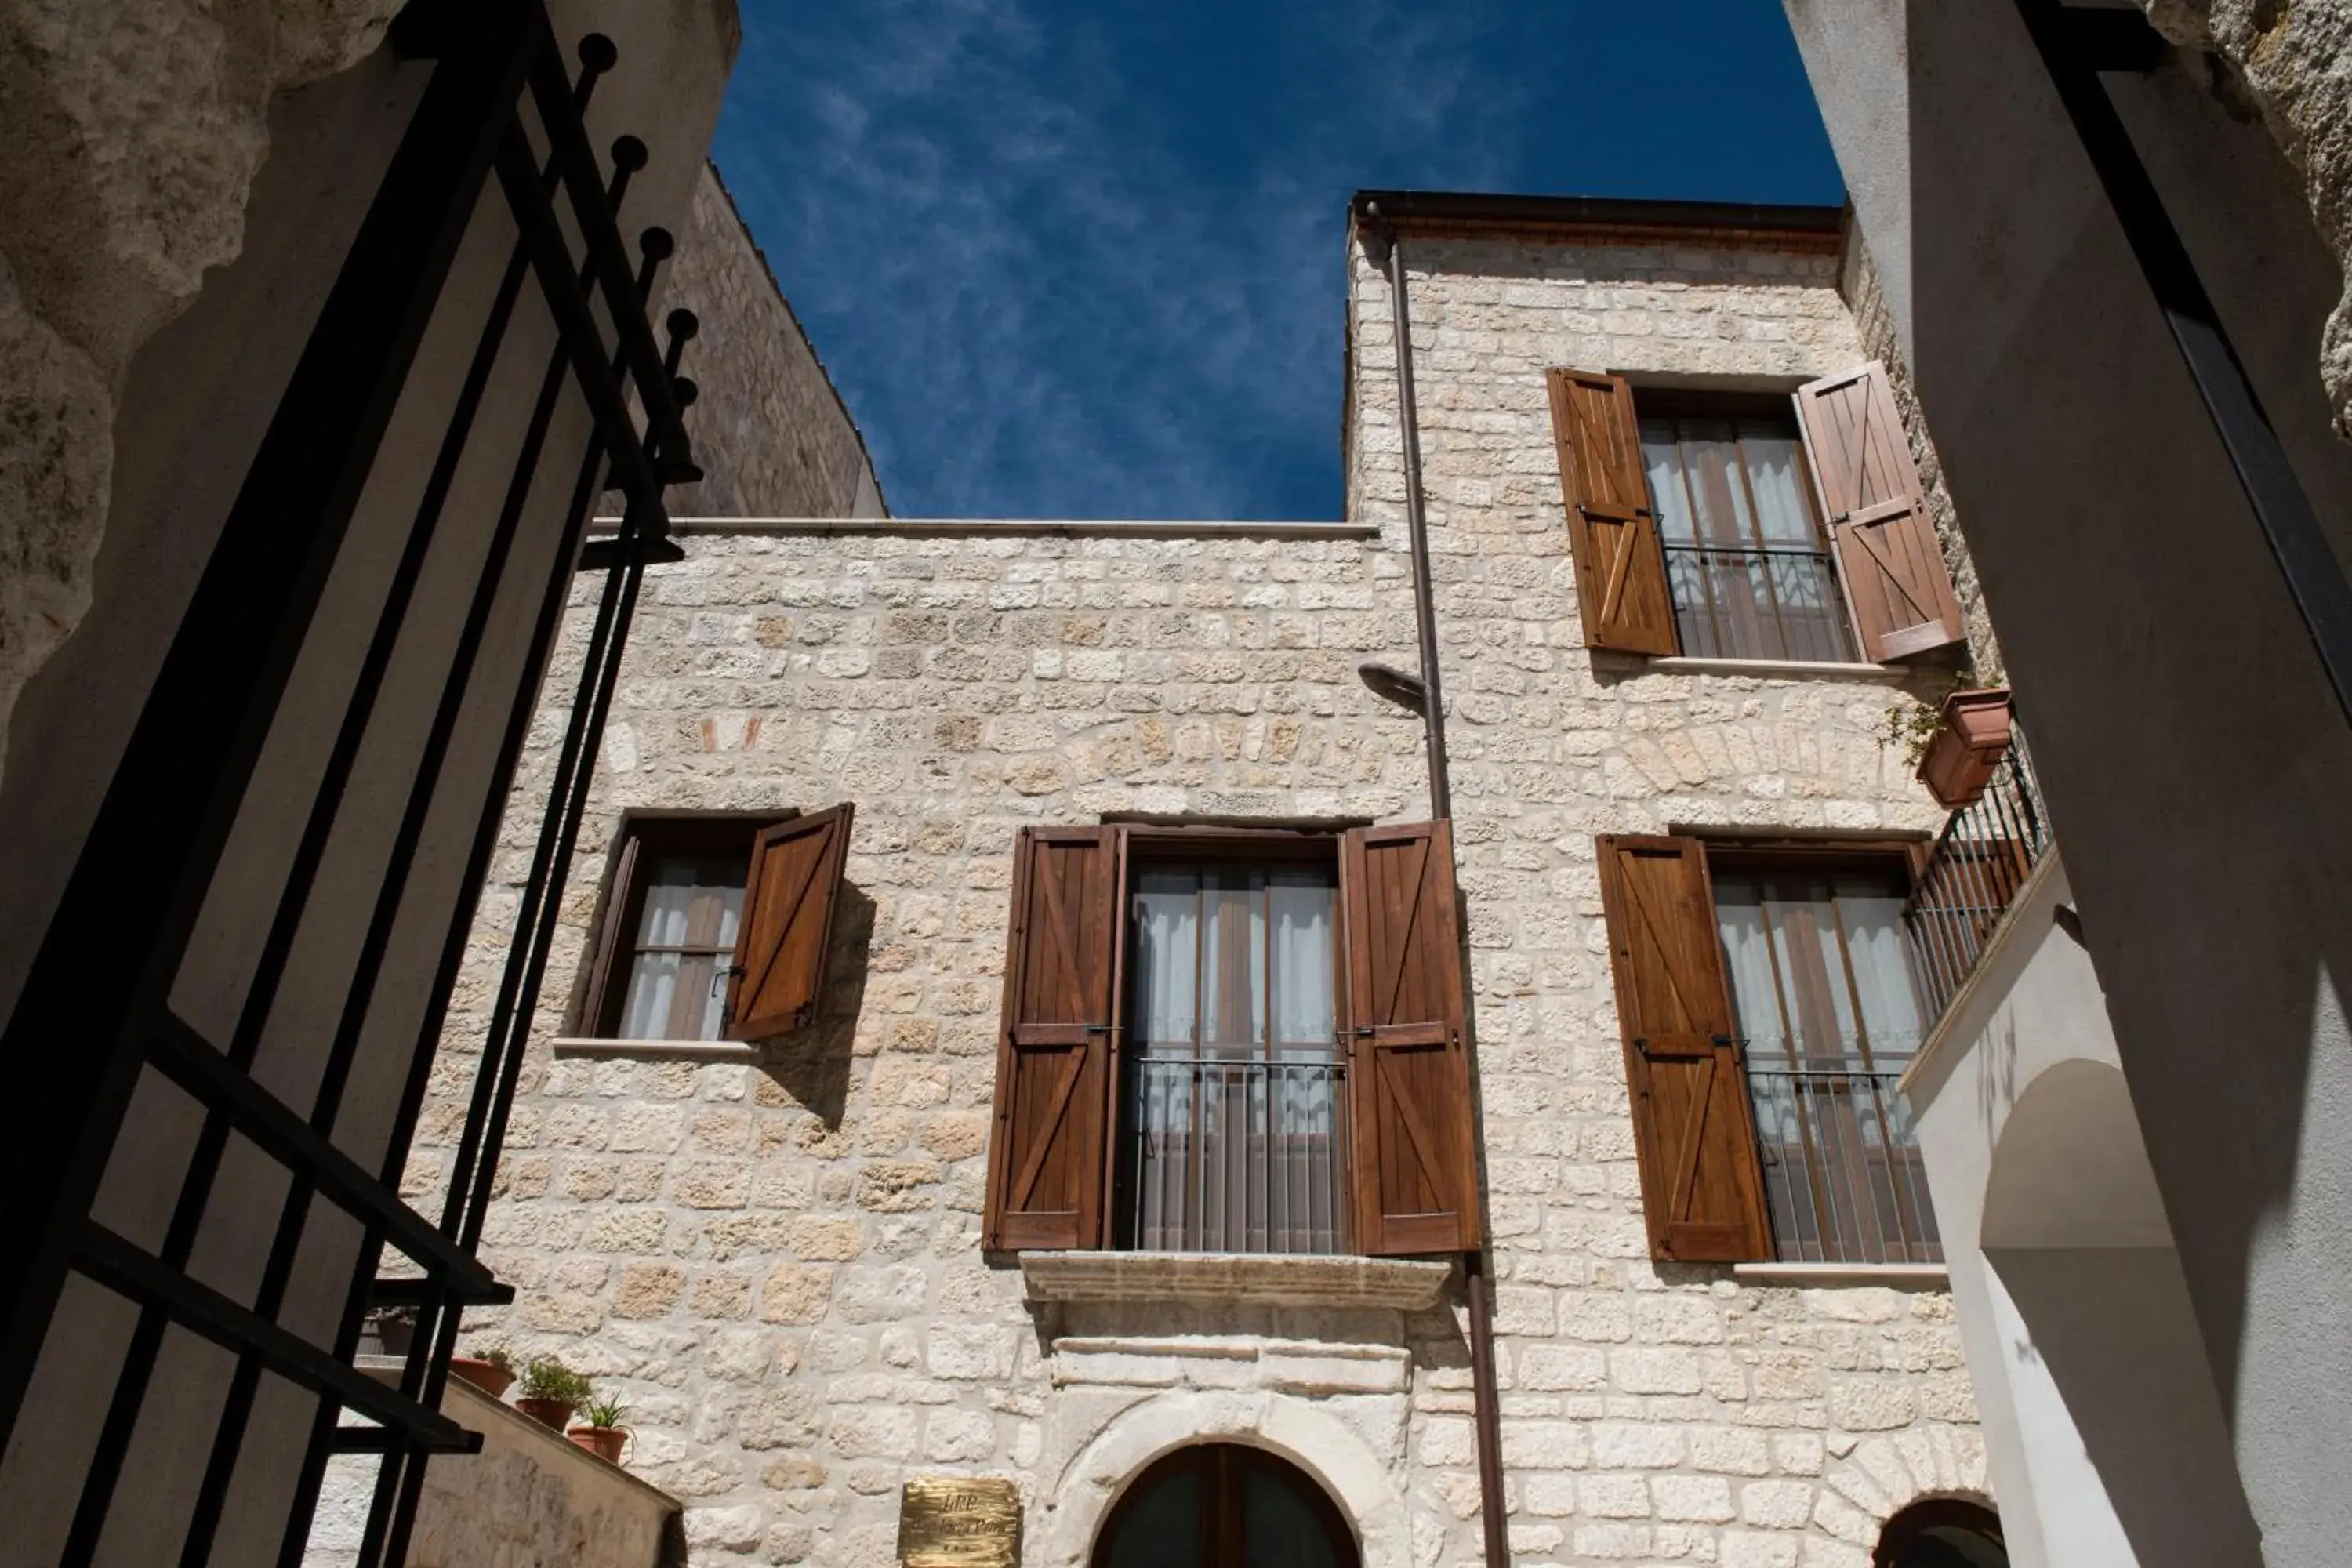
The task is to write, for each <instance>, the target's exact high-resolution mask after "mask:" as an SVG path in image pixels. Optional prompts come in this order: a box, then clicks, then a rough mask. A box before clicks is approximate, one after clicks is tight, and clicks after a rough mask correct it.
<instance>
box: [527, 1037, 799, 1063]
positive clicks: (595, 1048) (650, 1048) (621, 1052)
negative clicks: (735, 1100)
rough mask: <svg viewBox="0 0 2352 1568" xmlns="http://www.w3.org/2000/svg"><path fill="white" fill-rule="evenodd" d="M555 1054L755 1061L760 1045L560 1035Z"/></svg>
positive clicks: (657, 1059) (565, 1055)
mask: <svg viewBox="0 0 2352 1568" xmlns="http://www.w3.org/2000/svg"><path fill="white" fill-rule="evenodd" d="M553 1048H554V1051H555V1054H556V1055H557V1056H559V1057H580V1058H587V1059H590V1060H601V1059H604V1058H614V1057H620V1058H627V1059H628V1060H631V1061H646V1062H756V1061H759V1060H761V1059H762V1058H761V1051H760V1047H757V1046H747V1045H745V1044H743V1043H742V1042H741V1041H740V1040H600V1039H591V1038H588V1037H582V1036H572V1035H562V1036H558V1037H556V1039H555V1040H554V1042H553Z"/></svg>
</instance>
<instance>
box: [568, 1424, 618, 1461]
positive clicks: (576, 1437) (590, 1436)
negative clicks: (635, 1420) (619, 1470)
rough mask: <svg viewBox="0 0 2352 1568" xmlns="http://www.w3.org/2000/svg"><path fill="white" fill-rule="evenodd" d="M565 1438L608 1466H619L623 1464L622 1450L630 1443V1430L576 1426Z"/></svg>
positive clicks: (614, 1427)
mask: <svg viewBox="0 0 2352 1568" xmlns="http://www.w3.org/2000/svg"><path fill="white" fill-rule="evenodd" d="M564 1436H567V1437H569V1438H571V1439H572V1441H573V1442H575V1443H577V1444H579V1445H580V1446H581V1447H583V1448H585V1449H587V1450H588V1451H589V1452H590V1453H592V1454H593V1455H595V1456H596V1457H597V1458H600V1459H602V1460H604V1462H605V1463H606V1464H608V1465H617V1464H619V1463H620V1462H621V1449H622V1448H623V1447H625V1446H626V1445H627V1443H628V1441H629V1429H628V1428H627V1427H626V1426H574V1427H573V1428H572V1430H571V1431H569V1432H566V1433H565V1434H564Z"/></svg>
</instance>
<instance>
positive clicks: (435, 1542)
mask: <svg viewBox="0 0 2352 1568" xmlns="http://www.w3.org/2000/svg"><path fill="white" fill-rule="evenodd" d="M441 1410H442V1413H443V1414H444V1415H447V1416H448V1417H449V1419H451V1420H452V1421H455V1422H456V1423H457V1425H458V1426H463V1427H464V1428H466V1430H467V1431H469V1432H479V1433H480V1434H482V1450H481V1452H480V1453H478V1454H452V1455H446V1456H444V1457H442V1458H436V1459H435V1460H433V1461H432V1462H431V1463H430V1464H429V1465H427V1466H426V1467H425V1489H424V1492H423V1494H422V1495H421V1496H420V1497H419V1498H418V1499H417V1505H416V1527H415V1535H414V1536H413V1537H412V1538H411V1542H410V1545H409V1549H408V1558H407V1562H408V1563H409V1568H509V1565H511V1564H516V1563H534V1564H541V1563H543V1564H548V1565H550V1568H552V1565H553V1564H557V1563H561V1564H562V1565H563V1568H673V1565H674V1564H677V1563H681V1562H683V1560H684V1552H683V1550H682V1548H683V1546H684V1540H683V1537H682V1536H680V1534H679V1533H678V1522H677V1521H678V1504H677V1500H676V1499H675V1498H671V1497H668V1496H666V1495H665V1494H663V1493H661V1492H659V1491H657V1490H656V1489H654V1488H652V1487H649V1486H647V1485H646V1483H645V1482H644V1481H642V1480H639V1479H636V1478H635V1476H632V1475H630V1474H629V1473H628V1472H627V1471H626V1470H625V1469H624V1468H619V1467H616V1466H614V1465H609V1464H606V1463H605V1462H604V1460H602V1459H600V1458H596V1457H595V1456H593V1455H592V1454H589V1453H586V1452H584V1451H583V1450H582V1449H581V1448H579V1447H577V1446H575V1445H574V1444H573V1443H572V1440H571V1439H570V1438H569V1437H566V1436H562V1434H560V1433H558V1432H556V1431H554V1430H552V1429H551V1428H550V1427H546V1426H541V1425H540V1424H539V1423H538V1422H536V1421H534V1420H532V1419H531V1418H530V1416H528V1415H523V1414H522V1413H521V1412H520V1411H519V1410H517V1409H516V1408H515V1407H514V1406H513V1405H509V1404H504V1403H501V1402H500V1401H499V1400H495V1399H492V1398H490V1397H489V1396H488V1394H484V1393H482V1392H481V1391H480V1390H479V1389H477V1388H475V1387H474V1386H473V1385H472V1384H467V1383H465V1382H462V1381H460V1380H458V1379H457V1378H452V1379H450V1380H449V1385H448V1388H447V1390H446V1392H445V1393H444V1394H443V1395H442V1397H441ZM375 1467H376V1461H375V1460H373V1459H372V1458H360V1457H358V1456H356V1455H349V1454H345V1455H339V1456H337V1457H336V1458H332V1459H330V1460H329V1461H328V1462H327V1476H326V1480H325V1482H324V1484H323V1485H322V1486H321V1487H320V1491H319V1510H318V1513H317V1516H316V1519H315V1521H314V1522H313V1524H312V1526H311V1530H310V1547H309V1549H308V1550H307V1551H306V1552H304V1553H303V1556H302V1568H346V1565H348V1564H351V1563H357V1562H358V1561H359V1560H360V1544H361V1542H362V1537H363V1535H364V1532H365V1531H366V1528H367V1512H368V1501H369V1499H370V1498H371V1497H372V1496H373V1493H374V1490H375Z"/></svg>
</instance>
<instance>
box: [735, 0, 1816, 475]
mask: <svg viewBox="0 0 2352 1568" xmlns="http://www.w3.org/2000/svg"><path fill="white" fill-rule="evenodd" d="M742 10H743V25H744V38H743V52H742V57H741V59H740V64H739V65H738V67H737V69H736V73H735V78H734V80H733V83H732V85H731V86H730V89H729V92H728V99H727V104H726V109H725V111H724V113H723V114H722V116H721V118H720V121H719V135H718V140H717V142H716V145H715V146H714V149H713V154H714V156H716V157H717V159H718V161H719V168H720V171H721V172H722V173H723V174H724V175H725V176H726V179H727V182H728V184H729V186H730V189H731V190H732V191H733V192H734V195H735V198H736V201H737V203H738V205H740V207H741V209H742V211H743V214H744V216H745V218H746V219H747V220H748V222H749V223H750V225H751V230H752V234H753V236H754V237H756V238H757V239H758V240H759V241H760V243H761V247H763V248H764V249H765V250H766V252H767V255H768V259H769V262H770V264H771V265H772V267H773V268H774V269H775V272H776V276H777V278H778V279H779V280H780V281H781V282H782V285H783V288H784V291H785V293H786V294H787V295H788V296H789V297H790V298H791V300H792V301H793V308H794V309H795V310H798V311H799V313H800V316H801V320H802V321H803V324H804V325H805V326H806V328H807V330H808V332H809V335H810V337H811V338H812V339H813V340H814V342H815V344H816V347H817V352H818V353H820V354H821V355H823V356H824V361H825V363H826V366H827V368H828V369H829V370H830V371H831V372H832V374H833V377H834V380H835V384H836V385H838V386H839V387H840V389H841V392H842V395H843V396H844V397H845V399H846V400H847V402H848V404H849V407H850V411H851V413H852V414H853V415H855V416H856V418H857V420H858V422H859V424H860V425H861V426H863V428H864V430H865V432H866V443H867V445H868V447H870V449H871V450H872V452H873V454H874V458H875V464H876V467H877V471H878V472H879V474H880V477H881V480H882V485H883V489H884V492H885V494H886V495H887V497H888V499H889V501H890V505H891V509H892V510H893V511H895V512H896V513H897V514H898V515H899V516H901V517H1036V518H1101V517H1112V518H1118V517H1125V518H1216V517H1231V518H1287V519H1297V518H1327V517H1334V516H1337V515H1338V512H1339V504H1340V488H1339V445H1338V441H1339V374H1340V328H1341V321H1342V314H1343V311H1344V308H1345V299H1346V294H1345V288H1346V272H1345V266H1344V256H1343V246H1344V243H1345V223H1346V210H1345V209H1346V204H1347V200H1348V197H1349V195H1350V193H1352V192H1354V191H1355V190H1358V189H1360V188H1377V187H1391V188H1410V189H1427V190H1465V191H1509V192H1538V193H1570V194H1576V195H1626V196H1661V197H1685V198H1692V199H1705V200H1723V201H1766V202H1835V201H1838V200H1839V199H1841V196H1842V194H1843V187H1842V185H1841V184H1840V181H1839V179H1838V174H1837V169H1836V166H1835V164H1834V163H1833V162H1832V159H1831V156H1830V151H1829V146H1828V143H1827V142H1826V140H1825V139H1824V137H1823V136H1822V129H1821V123H1820V120H1819V118H1818V116H1817V114H1816V112H1815V110H1814V108H1813V104H1812V99H1811V93H1810V91H1809V90H1808V89H1807V87H1806V85H1805V79H1804V72H1803V69H1802V68H1801V65H1800V64H1799V62H1798V59H1797V54H1796V47H1795V45H1794V43H1793V42H1792V41H1791V40H1790V36H1789V32H1788V26H1787V23H1786V22H1785V21H1784V20H1783V19H1782V16H1781V11H1780V5H1779V3H1778V0H1636V3H1634V4H1630V5H1629V4H1626V3H1624V0H1423V3H1422V4H1417V5H1416V4H1408V3H1406V0H1255V4H1251V3H1244V0H1153V3H1150V4H1139V3H1133V0H1093V3H1087V0H798V3H795V4H792V5H786V4H784V3H783V0H745V3H744V5H743V7H742Z"/></svg>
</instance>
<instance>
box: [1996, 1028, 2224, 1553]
mask: <svg viewBox="0 0 2352 1568" xmlns="http://www.w3.org/2000/svg"><path fill="white" fill-rule="evenodd" d="M1983 1249H1984V1257H1985V1261H1986V1263H1987V1265H1988V1266H1989V1268H1990V1276H1991V1277H1990V1279H1989V1280H1988V1283H1989V1284H1990V1287H1991V1289H1992V1294H1993V1297H1994V1310H1995V1313H1996V1316H1997V1318H1998V1319H2000V1329H2001V1338H2002V1341H2003V1345H2002V1361H2003V1363H2004V1365H2003V1371H2004V1373H2005V1374H2006V1375H2007V1377H2008V1378H2009V1380H2010V1384H2011V1394H2012V1396H2013V1399H2014V1403H2015V1406H2016V1410H2017V1415H2018V1421H2019V1425H2020V1428H2021V1436H2022V1437H2023V1440H2024V1444H2025V1447H2026V1451H2027V1458H2028V1463H2029V1464H2030V1465H2032V1468H2033V1472H2034V1476H2035V1488H2034V1489H2035V1491H2036V1493H2037V1495H2038V1496H2040V1497H2041V1498H2042V1500H2043V1518H2042V1531H2043V1539H2044V1545H2045V1547H2046V1548H2047V1550H2048V1552H2049V1553H2050V1559H2051V1561H2052V1562H2053V1563H2090V1562H2130V1563H2137V1564H2138V1568H2224V1565H2231V1564H2241V1563H2242V1564H2246V1565H2248V1568H2253V1565H2255V1564H2259V1563H2261V1561H2262V1537H2261V1532H2260V1531H2258V1530H2257V1529H2256V1528H2255V1525H2254V1522H2253V1519H2252V1514H2251V1513H2250V1511H2249V1510H2248V1508H2247V1505H2246V1498H2245V1492H2244V1489H2242V1487H2241V1486H2240V1484H2239V1480H2238V1465H2237V1456H2236V1455H2235V1453H2234V1452H2233V1451H2232V1449H2231V1442H2230V1435H2229V1430H2228V1427H2227V1426H2226V1425H2225V1424H2224V1422H2223V1420H2222V1415H2221V1397H2220V1395H2219V1394H2218V1393H2217V1391H2216V1389H2215V1386H2214V1383H2213V1378H2212V1374H2211V1371H2210V1368H2209V1366H2208V1365H2207V1363H2206V1358H2205V1347H2204V1342H2203V1341H2202V1340H2201V1339H2200V1337H2199V1334H2198V1330H2197V1321H2196V1317H2195V1315H2194V1313H2193V1312H2192V1310H2190V1307H2189V1288H2188V1283H2187V1281H2186V1279H2184V1278H2183V1276H2182V1274H2181V1270H2180V1259H2179V1255H2178V1254H2177V1253H2175V1252H2174V1250H2173V1248H2172V1247H2171V1245H2170V1242H2169V1239H2168V1233H2167V1232H2166V1229H2165V1221H2164V1210H2163V1205H2162V1202H2161V1200H2160V1199H2159V1198H2158V1194H2157V1190H2156V1178H2155V1176H2154V1174H2153V1173H2151V1172H2150V1171H2149V1169H2148V1165H2147V1153H2146V1152H2145V1150H2144V1148H2143V1147H2142V1145H2141V1142H2140V1137H2139V1126H2138V1122H2137V1120H2136V1118H2135V1116H2134V1114H2133V1110H2132V1103H2131V1097H2130V1093H2129V1090H2128V1089H2127V1088H2126V1085H2125V1081H2124V1076H2123V1074H2122V1073H2120V1072H2118V1071H2116V1069H2115V1068H2112V1067H2108V1066H2105V1065H2104V1064H2101V1063H2095V1062H2085V1061H2071V1062H2064V1063H2062V1064H2060V1065H2059V1066H2057V1067H2054V1068H2051V1069H2050V1070H2049V1071H2048V1072H2046V1073H2044V1074H2042V1076H2041V1077H2040V1078H2038V1079H2035V1080H2034V1082H2033V1083H2032V1086H2031V1087H2029V1088H2028V1089H2027V1090H2026V1092H2025V1097H2024V1098H2023V1099H2022V1100H2021V1101H2019V1103H2018V1105H2017V1108H2016V1109H2015V1110H2012V1111H2011V1113H2010V1117H2009V1121H2008V1123H2007V1125H2006V1126H2005V1127H2004V1128H2003V1130H2002V1134H2001V1140H2000V1144H1999V1146H1998V1147H1997V1148H1996V1149H1995V1151H1994V1155H1993V1167H1992V1175H1991V1178H1990V1181H1989V1182H1988V1184H1987V1186H1986V1192H1985V1209H1984V1228H1983ZM2126 1543H2127V1545H2126Z"/></svg>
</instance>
